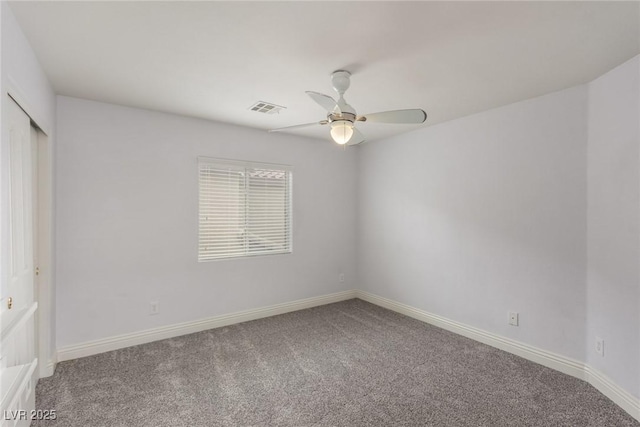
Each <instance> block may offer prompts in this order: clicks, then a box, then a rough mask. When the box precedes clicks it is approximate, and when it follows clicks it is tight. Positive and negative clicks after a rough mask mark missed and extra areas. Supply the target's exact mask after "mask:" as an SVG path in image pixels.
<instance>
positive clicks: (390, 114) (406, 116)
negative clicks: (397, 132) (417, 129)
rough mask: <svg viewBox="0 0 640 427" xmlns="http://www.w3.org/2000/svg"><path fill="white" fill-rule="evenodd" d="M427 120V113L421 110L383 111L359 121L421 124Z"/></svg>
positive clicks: (367, 115)
mask: <svg viewBox="0 0 640 427" xmlns="http://www.w3.org/2000/svg"><path fill="white" fill-rule="evenodd" d="M425 120H427V113H425V112H424V111H423V110H420V109H413V110H393V111H382V112H380V113H372V114H366V115H364V116H362V117H358V121H362V122H375V123H398V124H420V123H424V121H425Z"/></svg>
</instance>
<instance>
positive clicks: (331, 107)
mask: <svg viewBox="0 0 640 427" xmlns="http://www.w3.org/2000/svg"><path fill="white" fill-rule="evenodd" d="M306 94H307V95H309V96H310V97H311V99H313V100H314V101H316V102H317V103H318V104H320V106H321V107H322V108H324V109H325V110H327V112H328V113H336V114H340V113H341V111H340V107H338V103H337V102H336V101H335V100H334V99H333V98H332V97H330V96H328V95H323V94H321V93H318V92H311V91H307V92H306Z"/></svg>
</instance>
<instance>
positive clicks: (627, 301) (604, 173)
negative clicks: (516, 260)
mask: <svg viewBox="0 0 640 427" xmlns="http://www.w3.org/2000/svg"><path fill="white" fill-rule="evenodd" d="M639 123H640V57H636V58H634V59H632V60H630V61H628V62H626V63H624V64H623V65H621V66H619V67H617V68H615V69H614V70H612V71H610V72H608V73H607V74H605V75H604V76H602V77H600V78H598V79H597V80H595V81H593V82H592V83H590V84H589V140H588V151H587V153H588V167H587V171H588V175H587V178H588V240H587V242H588V275H587V314H588V328H587V335H586V348H587V352H586V357H587V361H588V363H589V365H591V366H593V367H595V368H596V369H598V370H600V371H601V372H603V373H605V374H606V375H607V376H609V377H610V378H612V379H613V380H614V381H615V382H616V383H618V384H619V385H620V386H622V387H623V388H625V389H626V390H628V391H629V392H632V393H633V394H635V396H637V397H640V335H639V334H640V150H639V148H640V128H639V126H640V125H639ZM596 336H599V337H601V338H603V339H604V341H605V357H601V356H599V355H598V354H597V353H596V352H595V337H596Z"/></svg>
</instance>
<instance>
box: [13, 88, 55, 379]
mask: <svg viewBox="0 0 640 427" xmlns="http://www.w3.org/2000/svg"><path fill="white" fill-rule="evenodd" d="M6 88H7V90H6V92H5V93H2V103H3V104H5V103H6V102H8V98H9V97H10V98H11V99H13V101H15V102H16V103H17V104H18V105H19V106H20V108H22V110H23V111H24V112H25V113H26V114H27V115H28V116H29V117H30V119H31V122H32V125H34V127H35V128H36V129H37V131H38V132H37V135H38V138H37V153H38V159H37V163H36V164H34V166H35V167H36V169H37V183H34V184H35V185H34V187H35V190H36V192H37V220H36V221H35V223H36V224H37V227H34V235H35V236H36V237H35V240H36V243H35V244H34V258H35V264H34V266H37V267H38V268H39V274H38V275H36V276H35V277H34V301H36V302H37V303H38V310H37V311H36V316H35V341H36V342H35V343H34V345H35V348H36V349H37V353H36V354H37V357H38V372H37V377H38V378H43V377H48V376H51V375H53V372H54V370H55V367H56V363H57V355H56V351H55V305H54V303H55V260H54V247H55V246H54V245H55V233H54V230H55V222H54V212H55V207H54V197H53V194H54V188H55V187H54V155H53V153H54V151H53V138H52V133H51V127H50V124H49V123H46V121H44V120H43V118H42V117H40V116H39V115H38V113H37V112H36V110H35V108H33V107H32V105H33V104H32V103H30V102H29V101H28V98H27V97H26V96H25V95H24V92H23V91H22V90H20V89H19V87H18V86H17V85H16V84H15V82H14V80H13V79H12V78H11V76H8V77H7V86H6ZM3 110H4V108H3ZM3 114H4V113H3ZM2 134H3V136H4V135H5V134H4V129H3V130H2Z"/></svg>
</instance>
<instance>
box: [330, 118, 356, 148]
mask: <svg viewBox="0 0 640 427" xmlns="http://www.w3.org/2000/svg"><path fill="white" fill-rule="evenodd" d="M352 136H353V123H351V122H349V121H347V120H337V121H334V122H332V123H331V138H333V140H334V141H335V142H336V144H340V145H344V144H346V143H347V142H349V140H350V139H351V137H352Z"/></svg>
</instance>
